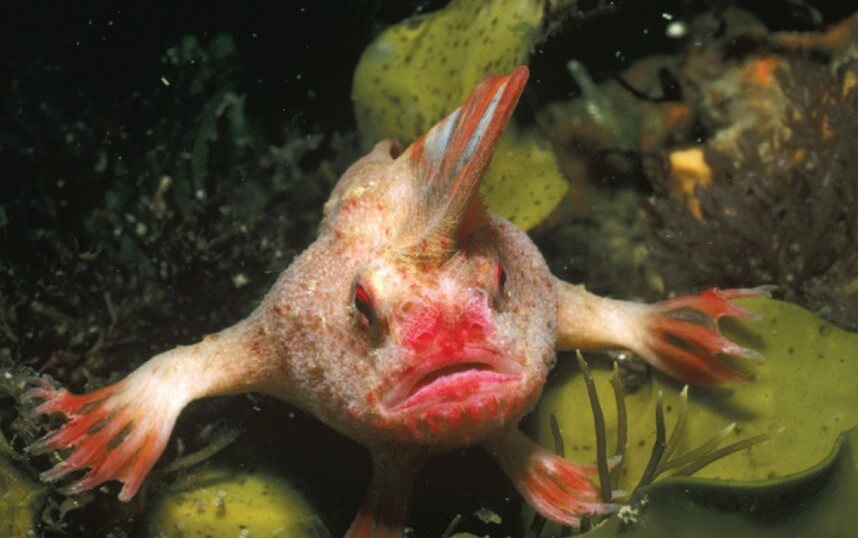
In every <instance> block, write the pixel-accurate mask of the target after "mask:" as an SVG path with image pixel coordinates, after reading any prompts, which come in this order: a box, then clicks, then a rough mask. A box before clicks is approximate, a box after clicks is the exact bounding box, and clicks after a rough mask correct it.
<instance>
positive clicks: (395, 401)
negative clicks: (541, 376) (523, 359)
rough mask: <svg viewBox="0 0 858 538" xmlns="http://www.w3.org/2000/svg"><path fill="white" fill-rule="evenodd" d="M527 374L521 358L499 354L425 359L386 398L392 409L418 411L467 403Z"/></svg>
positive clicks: (388, 406) (485, 353) (386, 402)
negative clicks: (437, 359) (516, 358)
mask: <svg viewBox="0 0 858 538" xmlns="http://www.w3.org/2000/svg"><path fill="white" fill-rule="evenodd" d="M522 377H523V367H522V365H521V364H519V363H518V362H517V361H515V360H513V359H510V358H507V357H503V356H501V355H499V354H496V353H488V352H483V353H481V354H479V355H474V354H469V356H459V357H450V358H445V359H443V360H440V361H421V362H420V364H419V365H418V366H415V367H413V368H411V369H410V370H408V371H406V372H405V374H404V375H402V377H401V380H400V381H399V382H398V383H396V384H395V385H394V386H393V387H392V388H391V390H389V391H387V393H386V394H385V396H384V397H383V399H382V402H383V404H384V406H385V407H386V408H387V410H388V411H393V412H396V411H414V410H419V409H421V408H424V407H428V406H432V405H435V404H456V403H466V402H467V401H468V400H471V399H473V398H477V397H479V396H480V395H484V394H486V393H488V392H493V393H495V392H497V391H498V389H499V388H501V387H503V386H508V385H509V384H510V383H516V382H518V381H519V380H521V379H522Z"/></svg>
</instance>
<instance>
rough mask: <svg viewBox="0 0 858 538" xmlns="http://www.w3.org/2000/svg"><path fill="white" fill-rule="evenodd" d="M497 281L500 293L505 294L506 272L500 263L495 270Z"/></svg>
mask: <svg viewBox="0 0 858 538" xmlns="http://www.w3.org/2000/svg"><path fill="white" fill-rule="evenodd" d="M495 281H496V282H497V286H498V293H499V294H501V293H503V291H504V287H505V286H506V270H505V269H504V268H503V264H502V263H500V262H498V265H497V267H496V268H495Z"/></svg>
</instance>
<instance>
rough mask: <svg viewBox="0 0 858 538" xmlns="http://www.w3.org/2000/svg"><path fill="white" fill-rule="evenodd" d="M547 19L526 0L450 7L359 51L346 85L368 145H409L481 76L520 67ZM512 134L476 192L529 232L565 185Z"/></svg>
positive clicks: (476, 0) (547, 153)
mask: <svg viewBox="0 0 858 538" xmlns="http://www.w3.org/2000/svg"><path fill="white" fill-rule="evenodd" d="M543 15H544V5H543V3H542V2H533V1H532V0H488V1H487V0H454V1H452V2H450V4H449V5H448V6H447V7H445V8H444V9H441V10H439V11H436V12H433V13H427V14H425V15H418V16H415V17H411V18H409V19H407V20H405V21H403V22H401V23H399V24H397V25H394V26H392V27H391V28H389V29H387V30H386V31H385V32H383V33H382V34H381V35H379V36H378V37H377V38H376V39H375V40H374V41H373V42H372V43H371V44H370V45H369V46H368V47H367V49H366V50H365V51H364V53H363V56H362V57H361V59H360V62H359V63H358V66H357V68H356V69H355V74H354V81H353V84H352V100H353V101H354V110H355V118H356V120H357V125H358V131H359V133H360V136H361V140H362V142H363V144H364V146H365V147H367V148H369V147H371V146H372V145H373V144H375V143H376V142H377V141H379V140H381V139H385V138H393V139H396V140H398V141H399V142H401V143H403V144H408V143H410V142H411V141H412V140H414V139H415V138H417V137H418V136H420V135H421V134H422V133H423V132H424V131H426V130H427V129H429V128H430V127H431V126H432V125H434V124H435V123H436V122H437V121H438V120H440V119H441V118H443V117H444V116H445V115H447V114H448V113H449V112H451V111H452V110H453V109H455V108H456V107H458V106H459V105H460V104H461V103H462V101H463V100H464V99H465V98H466V97H467V96H468V95H470V93H471V91H473V89H474V87H475V86H476V85H477V84H478V83H479V81H480V80H481V79H482V78H483V76H484V75H485V74H486V73H489V72H491V73H495V74H500V73H507V72H509V71H511V70H512V69H513V68H514V67H516V66H518V65H521V64H523V63H526V62H527V58H528V56H529V54H530V49H531V47H532V46H533V43H534V40H535V38H536V36H537V35H538V34H539V29H540V26H541V24H542V18H543ZM514 131H515V127H514V125H510V127H509V129H508V132H507V133H505V134H504V136H503V137H502V138H501V141H500V143H499V147H498V150H497V151H496V153H495V157H494V159H493V161H492V165H491V167H490V169H489V170H488V172H487V173H486V177H485V179H484V180H483V185H482V192H483V194H484V195H485V196H486V202H487V204H488V206H489V208H491V209H492V210H493V211H494V212H496V213H498V214H499V215H501V216H503V217H506V218H508V219H510V220H511V221H513V222H514V223H515V224H517V225H518V226H519V227H520V228H523V229H529V228H531V227H533V226H535V225H536V224H538V223H539V222H541V221H542V220H544V219H545V218H546V217H547V216H548V215H549V214H550V213H551V211H552V210H553V209H554V208H555V207H556V206H557V204H558V203H560V201H561V200H562V199H563V196H564V194H565V193H566V191H567V190H568V186H567V182H566V180H565V179H564V178H563V176H562V174H561V173H560V171H559V167H558V164H557V160H556V157H555V155H554V153H553V152H552V151H551V150H550V149H548V148H549V146H548V144H547V143H546V142H544V141H541V140H540V139H539V138H538V137H537V136H536V135H535V134H534V133H532V132H527V133H521V134H518V133H515V132H514Z"/></svg>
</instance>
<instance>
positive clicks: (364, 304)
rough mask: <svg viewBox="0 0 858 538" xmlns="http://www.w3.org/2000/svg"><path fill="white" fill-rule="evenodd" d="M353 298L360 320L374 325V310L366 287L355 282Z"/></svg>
mask: <svg viewBox="0 0 858 538" xmlns="http://www.w3.org/2000/svg"><path fill="white" fill-rule="evenodd" d="M353 300H354V305H355V310H357V312H358V313H359V314H360V316H361V318H362V320H363V321H364V322H365V323H366V324H367V325H369V326H370V327H372V326H373V325H375V310H374V309H373V306H372V297H371V296H370V294H369V292H368V291H366V288H364V287H363V286H361V285H360V284H355V291H354V299H353Z"/></svg>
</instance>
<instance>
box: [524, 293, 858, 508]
mask: <svg viewBox="0 0 858 538" xmlns="http://www.w3.org/2000/svg"><path fill="white" fill-rule="evenodd" d="M741 304H742V306H743V307H745V308H747V309H749V310H752V311H754V312H756V313H758V314H759V315H760V316H761V319H760V320H758V321H747V322H736V321H732V320H730V321H729V323H722V329H723V330H724V332H725V334H726V335H727V336H729V337H730V338H732V339H734V340H735V341H737V342H739V343H740V344H742V345H745V346H748V347H751V348H754V349H756V350H758V351H760V352H761V353H762V354H763V355H764V356H765V357H766V362H765V363H763V364H760V365H751V364H749V363H737V366H738V367H741V368H743V369H745V370H747V371H749V372H751V373H753V374H754V375H755V376H756V380H755V382H753V383H733V384H728V385H726V386H722V387H714V388H704V387H691V389H690V392H689V415H688V424H687V426H686V429H685V433H684V436H683V437H684V438H683V439H680V444H679V445H678V447H677V451H676V454H681V453H682V452H684V451H687V450H689V449H691V448H693V447H696V446H699V445H700V444H702V443H704V442H705V441H706V440H708V439H710V438H711V437H712V436H713V435H714V434H715V433H716V432H718V431H720V430H722V429H723V428H724V427H725V426H727V425H728V424H730V423H731V422H735V423H736V428H735V430H734V431H733V432H732V433H731V434H730V435H729V437H728V438H727V439H725V440H724V442H723V443H722V444H723V445H726V444H728V443H731V442H734V441H738V440H740V439H745V438H748V437H751V436H754V435H757V434H769V435H771V438H770V439H769V440H767V441H764V442H762V443H759V444H757V445H755V446H753V447H751V448H749V449H745V450H742V451H740V452H737V453H735V454H731V455H730V456H727V457H725V458H723V459H721V460H718V461H716V462H714V463H712V464H710V465H708V466H706V467H704V468H703V469H701V470H700V471H698V472H697V473H696V474H695V476H697V477H701V478H712V479H721V480H728V481H737V482H756V481H763V480H772V479H777V478H781V477H785V476H789V475H794V474H795V473H800V472H802V471H805V470H807V469H808V468H810V467H812V466H814V465H817V464H818V463H819V462H820V461H822V460H823V459H824V458H825V457H826V456H827V455H828V454H829V453H830V451H831V447H832V446H833V445H834V443H835V440H836V439H837V437H838V436H839V435H840V434H841V433H842V432H844V431H846V430H849V429H851V428H854V427H856V426H858V388H856V386H855V380H856V379H858V334H854V333H850V332H847V331H843V330H840V329H838V328H836V327H834V326H832V325H831V324H829V323H828V322H826V321H823V320H821V319H820V318H817V317H816V316H814V315H812V314H811V313H809V312H807V311H806V310H803V309H802V308H800V307H798V306H795V305H791V304H788V303H783V302H779V301H774V300H768V299H749V300H744V301H741ZM572 362H573V361H568V360H567V361H562V362H561V364H560V365H559V367H558V368H557V371H556V376H555V377H554V379H553V381H552V383H550V386H549V387H548V388H547V389H546V391H545V394H544V395H543V398H542V400H541V402H540V405H539V407H538V408H537V411H536V413H535V414H534V416H533V417H532V422H531V424H532V425H533V428H534V433H535V436H536V438H537V439H538V440H539V442H540V443H541V444H543V445H544V446H548V447H551V446H553V440H552V439H553V438H552V434H551V428H550V415H551V414H554V415H555V416H556V417H557V421H558V424H559V426H560V429H561V431H562V433H563V436H564V444H565V446H566V454H565V455H566V457H567V458H569V459H571V460H573V461H577V462H581V463H591V462H594V461H596V455H595V451H594V447H595V440H594V434H593V427H592V415H591V413H590V407H589V403H588V401H587V394H586V390H585V388H584V383H583V380H582V376H581V375H580V373H579V372H578V370H577V368H576V367H575V366H574V364H571V363H572ZM591 370H592V371H593V376H594V378H595V381H596V387H597V390H598V391H599V394H601V395H603V396H602V401H603V402H606V403H603V405H602V407H603V410H604V412H605V420H606V422H607V426H608V446H609V447H611V446H614V443H615V441H614V440H615V439H616V410H615V409H614V406H613V405H610V404H608V403H607V402H610V398H609V397H608V396H607V395H609V394H611V387H610V381H609V377H610V376H609V374H610V370H609V369H608V367H607V365H605V364H602V365H598V364H594V365H593V367H592V368H591ZM681 388H682V386H681V385H680V384H679V383H676V382H674V381H672V380H670V379H668V378H666V377H665V376H662V375H660V374H655V375H653V376H652V380H651V382H649V383H647V384H646V385H645V386H644V387H642V388H641V389H640V390H638V391H637V392H635V393H633V394H629V395H628V396H627V398H626V405H627V408H628V424H629V430H628V447H627V450H626V457H625V459H624V462H623V469H622V474H621V476H620V484H619V487H620V488H622V489H625V490H626V491H631V490H632V489H633V488H634V487H635V485H636V484H637V481H638V480H639V479H640V477H641V475H642V473H643V470H644V468H645V467H646V464H647V461H648V460H649V456H650V451H651V447H652V443H653V440H654V438H655V420H654V415H653V410H654V408H655V401H656V398H657V395H658V393H659V391H661V392H662V393H663V395H664V397H663V399H664V410H665V417H666V421H667V426H668V429H671V428H672V426H673V423H674V422H675V421H676V415H677V412H678V410H679V402H680V395H679V393H680V390H681Z"/></svg>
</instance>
